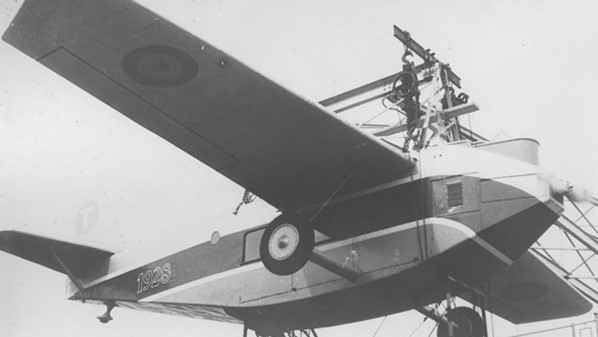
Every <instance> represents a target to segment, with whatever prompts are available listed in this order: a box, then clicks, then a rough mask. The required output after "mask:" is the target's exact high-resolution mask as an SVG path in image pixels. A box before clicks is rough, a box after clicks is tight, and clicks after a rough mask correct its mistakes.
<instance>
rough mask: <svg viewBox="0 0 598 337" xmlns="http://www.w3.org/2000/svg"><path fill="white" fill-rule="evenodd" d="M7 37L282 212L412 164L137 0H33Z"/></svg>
mask: <svg viewBox="0 0 598 337" xmlns="http://www.w3.org/2000/svg"><path fill="white" fill-rule="evenodd" d="M4 39H5V40H6V41H7V42H8V43H10V44H12V45H13V46H15V47H16V48H18V49H20V50H22V51H23V52H25V53H26V54H28V55H29V56H31V57H33V58H35V59H37V60H38V61H39V62H41V63H43V64H44V65H46V66H47V67H49V68H51V69H52V70H54V71H55V72H57V73H58V74H60V75H62V76H64V77H65V78H67V79H69V80H70V81H72V82H73V83H75V84H76V85H78V86H80V87H81V88H83V89H85V90H86V91H88V92H89V93H91V94H92V95H94V96H96V97H97V98H99V99H100V100H102V101H104V102H105V103H107V104H108V105H110V106H111V107H113V108H115V109H116V110H118V111H120V112H121V113H123V114H124V115H126V116H127V117H129V118H131V119H132V120H134V121H135V122H137V123H139V124H141V125H142V126H144V127H145V128H147V129H149V130H151V131H152V132H154V133H156V134H158V135H159V136H161V137H163V138H164V139H166V140H168V141H169V142H171V143H172V144H174V145H176V146H177V147H179V148H181V149H182V150H184V151H186V152H187V153H189V154H190V155H192V156H194V157H195V158H197V159H199V160H200V161H202V162H203V163H205V164H207V165H209V166H210V167H212V168H213V169H215V170H217V171H218V172H220V173H222V174H223V175H225V176H226V177H228V178H230V179H231V180H233V181H235V182H236V183H238V184H239V185H241V186H243V187H245V188H247V189H249V190H251V191H252V192H254V193H255V194H257V195H258V196H260V197H261V198H262V199H264V200H266V201H267V202H269V203H270V204H272V205H274V206H276V207H278V208H280V209H283V210H297V209H300V208H302V207H303V206H311V205H313V204H318V203H321V202H324V201H325V200H326V199H328V198H329V197H330V196H331V195H332V194H333V193H335V191H336V193H337V194H336V195H342V194H346V193H350V192H355V191H358V190H361V189H364V188H367V187H371V186H374V185H378V184H383V183H386V182H388V181H391V180H394V179H397V178H399V177H404V176H405V175H406V174H407V173H408V172H409V171H410V168H411V167H412V166H413V165H412V163H411V162H410V161H409V160H408V159H406V158H404V157H402V155H401V153H400V152H399V151H396V150H394V149H392V148H391V147H389V146H388V145H386V144H383V143H382V142H379V141H378V140H376V139H375V138H373V137H370V136H367V135H365V134H363V133H362V132H360V131H359V130H358V129H356V128H355V127H353V126H350V125H348V124H345V123H343V122H341V121H340V120H339V119H337V118H336V117H335V116H333V115H332V114H330V113H328V112H326V111H325V110H323V108H322V107H320V106H317V105H315V104H312V103H310V102H308V101H306V100H303V99H301V98H300V97H298V96H296V95H295V94H293V93H291V92H290V91H288V90H286V89H285V88H283V87H281V86H280V85H277V84H276V83H274V82H272V81H271V80H269V79H267V78H265V77H264V76H262V75H260V74H258V73H256V72H255V71H253V70H251V69H249V68H248V67H246V66H245V65H243V64H242V63H240V62H238V61H237V60H235V59H233V58H232V57H230V56H228V55H226V54H225V53H223V52H221V51H219V50H218V49H216V48H214V47H212V46H210V45H209V44H207V43H206V42H204V41H202V40H201V39H199V38H198V37H196V36H194V35H192V34H191V33H189V32H187V31H185V30H183V29H181V28H179V27H177V26H175V25H174V24H172V23H170V22H168V21H166V20H164V19H163V18H161V17H159V16H158V15H156V14H155V13H153V12H151V11H149V10H147V9H145V8H144V7H142V6H140V5H138V4H136V3H134V2H132V1H130V0H111V1H96V0H59V1H41V0H40V1H33V0H28V1H26V2H25V4H24V5H23V7H22V8H21V10H20V11H19V13H18V15H17V17H16V18H15V19H14V21H13V23H12V25H11V26H10V28H9V29H8V30H7V32H6V33H5V35H4ZM340 186H342V188H341V189H339V187H340ZM337 189H339V190H338V191H337Z"/></svg>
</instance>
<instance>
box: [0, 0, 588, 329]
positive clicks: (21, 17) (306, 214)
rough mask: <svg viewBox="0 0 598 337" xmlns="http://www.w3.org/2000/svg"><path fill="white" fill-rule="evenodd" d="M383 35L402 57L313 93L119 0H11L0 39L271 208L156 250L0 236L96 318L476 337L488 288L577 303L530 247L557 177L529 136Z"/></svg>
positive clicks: (554, 305)
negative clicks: (478, 128)
mask: <svg viewBox="0 0 598 337" xmlns="http://www.w3.org/2000/svg"><path fill="white" fill-rule="evenodd" d="M394 35H395V37H397V38H398V39H399V40H400V41H401V42H402V43H403V44H404V47H405V53H404V55H403V63H404V66H403V69H402V70H401V71H400V72H398V73H395V74H391V75H389V76H387V77H385V78H382V79H380V80H378V81H375V82H372V83H369V84H366V85H364V86H362V87H359V88H356V89H354V90H350V91H348V92H345V93H342V94H339V95H337V96H335V97H332V98H329V99H327V100H324V101H321V102H319V103H316V102H310V101H309V100H306V99H304V98H302V97H300V96H298V95H297V94H295V93H293V92H292V91H290V90H288V89H286V88H284V87H283V86H281V85H279V84H277V83H275V82H274V81H272V80H270V79H268V78H266V77H265V76H263V75H261V74H260V73H258V72H256V71H254V70H252V69H250V68H249V67H247V66H246V65H244V64H243V63H242V62H240V61H238V60H236V59H235V58H233V57H232V56H230V55H228V54H226V53H225V52H223V51H221V50H219V49H217V48H216V47H214V46H212V45H211V44H209V43H208V42H206V41H204V40H202V38H201V37H198V36H195V35H193V34H191V33H190V32H188V31H186V30H184V29H182V28H180V27H178V26H176V25H175V24H174V23H171V22H169V21H168V20H166V19H164V18H162V17H160V16H159V15H158V14H156V13H154V12H152V11H150V10H148V9H146V8H144V7H143V6H141V5H139V4H137V3H135V2H134V1H130V0H115V1H109V2H108V1H105V2H104V1H92V0H57V1H52V2H47V1H35V0H27V1H26V2H25V3H24V4H23V6H22V7H21V9H20V11H19V13H18V14H17V16H16V17H15V19H14V20H13V22H12V24H11V25H10V27H9V28H8V30H7V31H6V33H5V34H4V36H3V39H4V40H5V41H6V42H8V43H9V44H11V45H13V46H14V47H15V48H17V49H19V50H21V51H22V52H24V53H25V54H27V55H28V56H30V57H32V58H33V59H35V60H37V61H38V62H40V63H41V64H43V65H45V66H46V67H48V68H50V69H52V70H53V71H55V72H56V73H57V74H59V75H61V76H63V77H64V78H66V79H67V80H69V81H71V82H73V83H74V84H76V85H77V86H79V87H81V88H82V89H83V90H85V91H87V92H88V93H89V94H91V95H93V96H95V97H96V98H98V99H100V100H101V101H103V102H105V103H106V104H107V105H109V106H110V107H112V108H114V109H116V110H118V111H119V112H121V113H122V114H124V115H125V116H127V117H128V118H130V119H131V120H132V121H133V122H135V123H138V124H140V125H142V126H143V127H145V128H146V129H148V130H149V131H151V132H153V133H155V134H156V135H158V136H160V137H162V138H164V139H165V140H167V141H168V142H170V143H172V144H174V145H175V146H177V147H178V148H179V149H181V150H182V151H184V152H186V153H187V154H189V155H191V156H193V157H194V158H196V159H197V160H199V161H200V162H202V163H204V164H205V165H207V166H209V167H211V168H212V169H213V170H215V171H217V172H219V173H220V174H222V175H223V176H225V177H227V178H229V179H230V180H231V181H233V182H235V183H237V184H238V185H240V186H242V187H243V188H245V189H246V190H247V192H246V195H247V196H248V197H247V198H244V201H245V202H249V201H250V200H251V198H250V197H249V196H251V195H252V194H253V195H255V196H257V197H259V198H261V199H263V200H264V201H266V202H267V203H269V204H270V205H272V206H274V207H276V208H277V209H279V210H280V213H281V214H280V216H278V217H276V218H275V219H273V220H272V221H271V222H270V223H268V224H254V226H253V227H251V228H249V229H246V230H244V231H241V232H236V233H231V234H227V235H222V236H221V235H219V234H218V233H217V232H215V233H214V235H212V236H211V237H209V238H205V240H201V241H198V242H197V243H196V244H195V245H193V246H191V247H183V248H181V249H180V250H179V251H177V252H174V253H172V252H170V253H167V254H162V255H160V256H157V255H159V254H149V255H143V256H131V254H126V253H125V252H115V251H110V250H107V249H105V248H101V247H98V246H95V245H90V244H85V243H81V242H75V241H70V240H65V239H61V238H57V237H50V236H46V235H40V234H38V233H28V232H23V231H16V230H13V231H2V232H0V249H2V250H3V251H6V252H8V253H10V254H14V255H16V256H19V257H22V258H24V259H27V260H30V261H32V262H35V263H37V264H40V265H42V266H45V267H48V268H50V269H53V270H55V271H57V272H60V273H63V274H65V275H66V276H67V278H68V285H69V294H68V296H69V299H71V300H75V301H84V302H86V303H96V304H100V305H105V306H106V307H107V311H106V312H105V313H104V314H103V315H101V316H100V317H99V319H100V321H101V322H104V323H105V322H108V321H110V320H111V319H112V317H111V310H112V309H113V308H114V307H122V308H131V309H137V310H145V311H151V312H160V313H167V314H174V315H182V316H188V317H193V318H203V319H210V320H218V321H225V322H231V323H239V324H244V326H245V329H244V334H247V331H248V330H253V331H255V333H256V335H258V336H283V335H285V334H286V335H288V336H291V335H293V333H294V331H302V332H305V331H309V332H310V333H314V334H315V331H314V329H316V328H320V327H326V326H333V325H339V324H345V323H350V322H355V321H360V320H365V319H369V318H374V317H379V316H384V315H389V314H393V313H398V312H403V311H407V310H417V311H419V312H421V313H422V314H424V315H426V316H428V317H430V318H432V319H434V320H436V321H438V322H439V328H438V335H439V336H470V337H480V336H486V334H487V333H486V326H485V304H484V303H486V302H487V301H491V302H492V304H493V305H492V312H493V313H494V314H496V315H498V316H500V317H503V318H505V319H506V320H508V321H510V322H513V323H516V324H519V323H527V322H536V321H542V320H549V319H555V318H563V317H570V316H575V315H580V314H583V313H585V312H587V311H589V310H590V309H591V308H592V306H591V304H590V303H589V302H588V301H587V300H586V299H585V298H584V296H583V295H582V294H580V293H579V292H578V291H577V290H576V289H574V288H573V287H572V286H570V285H569V284H568V283H567V282H566V281H565V280H564V279H563V278H561V277H560V276H558V275H557V274H555V273H554V272H552V271H551V270H550V268H548V267H547V266H546V265H545V264H544V262H543V261H542V260H541V259H539V258H538V257H537V256H536V255H534V254H533V253H532V252H530V251H529V248H530V247H531V245H532V244H533V243H534V242H536V241H537V239H538V238H539V237H540V236H541V235H542V234H543V233H544V232H545V231H546V230H547V229H548V228H549V227H550V226H551V225H552V224H553V223H554V222H555V221H556V220H557V219H558V218H559V216H560V214H561V212H562V211H563V198H564V197H566V196H568V195H571V194H572V193H573V188H572V187H571V186H570V185H568V184H567V183H566V182H563V181H560V180H559V179H557V178H554V177H551V176H549V175H548V174H547V173H546V171H545V170H543V169H542V168H540V167H539V166H538V155H539V153H538V152H539V151H538V143H537V142H536V141H534V140H532V139H513V140H508V141H501V142H489V141H487V140H485V139H484V138H483V137H481V136H479V135H477V134H475V133H474V132H473V131H472V130H468V129H467V128H465V127H463V126H462V125H460V123H459V116H461V115H464V114H467V113H471V112H474V111H476V110H477V109H478V107H477V105H476V104H475V103H472V102H469V96H468V95H467V94H466V93H464V92H463V91H462V89H461V79H460V78H459V76H457V75H456V74H455V73H454V72H453V70H452V69H451V68H450V67H449V66H448V65H447V64H444V63H442V62H440V61H439V60H438V59H437V58H436V56H435V55H434V54H433V53H432V52H431V51H430V50H428V49H425V48H424V47H422V46H421V45H420V44H419V43H417V42H416V41H415V40H413V39H412V37H411V36H410V34H409V33H407V32H406V31H403V30H401V29H400V28H398V27H394ZM416 57H418V58H419V59H421V61H422V63H420V64H417V65H416V64H415V62H414V59H415V58H416ZM372 102H376V103H378V104H379V103H380V102H382V104H384V105H385V108H384V110H383V111H382V113H380V114H377V115H376V116H374V117H373V118H372V119H370V120H368V121H367V122H365V123H360V124H359V125H355V124H352V123H349V122H347V121H345V120H343V119H341V118H340V115H341V114H342V113H343V112H345V111H348V110H352V109H355V108H360V107H363V106H366V105H367V104H369V103H372ZM383 113H384V114H386V115H388V114H390V115H392V116H391V118H395V119H396V121H395V122H393V123H390V124H384V125H382V124H377V123H375V122H374V119H375V118H378V117H380V118H388V117H384V116H382V115H383ZM401 137H402V138H401ZM397 139H402V140H403V144H398V143H397ZM154 253H159V252H154ZM490 290H491V291H490ZM454 297H460V298H462V299H465V300H467V301H468V302H470V303H472V306H473V307H472V308H470V307H451V305H450V303H451V299H452V298H454ZM445 300H446V301H447V303H448V310H447V311H446V312H445V313H441V312H439V310H438V308H437V307H436V306H435V304H437V303H440V302H443V301H445Z"/></svg>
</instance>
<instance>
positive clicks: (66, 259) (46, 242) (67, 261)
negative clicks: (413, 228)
mask: <svg viewBox="0 0 598 337" xmlns="http://www.w3.org/2000/svg"><path fill="white" fill-rule="evenodd" d="M0 250H3V251H5V252H7V253H10V254H13V255H16V256H18V257H20V258H23V259H25V260H28V261H32V262H35V263H37V264H40V265H42V266H45V267H47V268H50V269H53V270H55V271H57V272H60V273H63V274H67V273H68V272H73V273H75V274H76V275H77V276H80V275H83V274H88V272H89V271H90V270H92V269H95V268H97V267H98V265H99V264H100V262H101V261H106V260H107V258H108V257H110V256H112V255H113V254H114V252H112V251H110V250H108V249H106V248H102V247H97V246H93V245H90V244H87V243H80V242H76V241H72V240H69V241H67V240H62V239H57V238H53V237H50V236H45V235H43V236H42V235H35V234H30V233H26V232H21V231H14V230H8V231H0ZM65 266H67V267H68V271H67V270H66V269H65Z"/></svg>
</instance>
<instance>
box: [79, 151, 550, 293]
mask: <svg viewBox="0 0 598 337" xmlns="http://www.w3.org/2000/svg"><path fill="white" fill-rule="evenodd" d="M418 155H419V156H420V158H419V160H418V164H419V165H420V170H418V171H419V172H418V173H417V174H414V175H413V176H409V177H405V178H402V179H398V180H395V181H391V182H388V183H386V184H382V185H379V186H374V187H371V188H367V189H364V190H362V191H358V192H355V193H351V194H349V195H344V196H341V197H338V198H334V199H332V200H331V201H330V202H329V203H328V206H330V205H332V204H335V203H338V202H342V201H346V200H349V199H353V198H357V197H359V196H362V195H367V194H369V193H374V192H377V191H382V190H386V189H389V188H392V187H395V186H398V185H401V184H405V183H409V182H411V181H415V180H420V179H425V178H429V177H433V176H438V175H443V176H446V175H467V176H471V177H477V178H480V179H497V178H498V180H499V181H501V182H503V183H506V184H509V185H511V186H513V187H516V188H519V189H522V190H524V191H525V190H526V186H520V185H519V182H518V181H517V180H514V179H501V178H503V177H513V176H517V175H526V174H537V173H538V171H539V169H538V167H537V166H534V165H532V164H528V163H525V162H522V161H519V160H515V159H511V158H508V157H505V156H501V155H497V154H494V153H491V152H488V151H485V150H480V149H476V148H471V147H467V146H461V145H442V146H435V147H430V148H428V149H426V150H425V151H421V152H419V153H418ZM471 158H476V160H475V161H472V160H466V159H471ZM526 192H530V195H535V194H537V193H533V191H526ZM535 196H536V197H539V198H541V197H543V196H540V195H535ZM548 198H549V197H548ZM548 198H541V201H545V200H542V199H548ZM319 207H321V205H312V206H309V207H306V208H304V209H303V210H307V209H310V208H314V209H315V208H319ZM370 234H371V233H370ZM370 234H366V235H370ZM195 245H196V243H192V244H188V245H185V246H184V247H180V248H179V249H176V250H175V249H173V248H174V247H167V248H163V247H160V246H159V245H155V246H153V247H152V248H151V249H150V248H149V247H148V248H147V249H142V250H139V251H138V252H137V254H135V255H138V256H139V258H135V259H133V260H134V261H135V262H132V261H131V259H130V256H129V257H128V258H124V257H125V256H126V255H127V254H129V252H123V253H117V254H116V255H114V256H113V257H112V258H111V263H110V264H111V268H110V269H112V270H114V271H113V272H110V273H108V274H107V275H105V276H103V277H100V278H98V279H96V280H93V281H91V282H89V283H86V284H84V285H83V287H84V288H88V287H91V286H94V285H96V284H99V283H102V282H104V281H106V280H109V279H112V278H114V277H117V276H120V275H122V274H125V273H127V272H129V271H131V270H134V269H137V268H139V267H141V266H143V265H146V264H148V263H152V262H153V261H155V260H156V259H159V258H160V257H163V256H166V255H169V254H173V253H176V252H178V251H182V250H183V249H187V248H191V247H193V246H195ZM147 252H151V256H150V255H148V254H147ZM120 262H122V263H120ZM113 264H114V265H116V264H120V265H122V267H120V268H119V267H118V266H114V265H113Z"/></svg>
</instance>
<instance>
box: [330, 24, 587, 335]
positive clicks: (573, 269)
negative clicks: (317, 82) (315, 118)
mask: <svg viewBox="0 0 598 337" xmlns="http://www.w3.org/2000/svg"><path fill="white" fill-rule="evenodd" d="M394 36H395V37H396V38H397V39H399V40H400V41H401V42H402V43H403V44H404V47H405V54H404V55H403V61H404V62H405V63H407V60H406V56H407V55H412V54H410V53H409V52H411V51H412V52H414V53H415V54H416V55H417V56H419V57H420V58H421V59H422V60H423V63H421V64H419V65H417V66H413V68H412V69H413V72H414V73H415V74H416V76H417V78H418V88H417V89H419V90H421V91H422V94H424V90H428V91H426V92H425V95H426V96H427V97H428V98H427V99H425V100H423V101H422V102H421V104H420V102H418V104H419V107H418V108H419V109H420V110H421V112H422V115H421V116H419V117H418V119H417V120H416V121H412V122H411V123H412V124H411V125H415V128H417V129H418V130H419V133H418V135H417V137H419V138H420V142H421V143H423V145H422V147H425V146H427V145H428V144H429V143H430V141H431V140H432V139H433V138H434V137H437V136H438V137H437V138H439V139H441V141H444V142H452V141H459V140H466V141H469V142H471V143H481V142H488V139H486V138H484V137H483V136H481V135H479V134H477V133H475V132H474V131H473V130H471V129H468V128H466V127H464V126H463V125H461V124H460V123H459V116H462V115H465V114H469V113H471V112H474V111H477V110H478V106H477V105H476V104H475V103H468V102H467V99H465V100H464V101H463V100H461V101H459V100H458V99H456V95H455V91H454V87H453V85H454V86H455V87H457V88H459V89H460V88H461V82H460V81H461V79H460V78H459V77H458V76H457V75H456V74H455V73H454V72H453V71H452V70H451V69H450V67H448V65H446V64H443V63H442V62H440V61H439V60H438V59H437V58H436V57H435V55H434V53H432V52H431V51H430V50H429V49H425V48H423V47H422V46H421V45H420V44H419V43H417V42H416V41H414V40H413V39H412V38H411V35H410V34H409V33H408V32H406V31H403V30H401V29H399V28H398V27H396V26H395V27H394ZM404 68H405V67H404ZM404 72H405V70H404V71H403V72H399V73H395V74H392V75H390V76H386V77H384V78H381V79H379V80H376V81H373V82H371V83H368V84H366V85H363V86H361V87H358V88H355V89H352V90H349V91H347V92H344V93H341V94H339V95H336V96H334V97H331V98H328V99H326V100H323V101H321V102H320V104H321V105H323V106H324V107H326V108H328V109H329V110H331V111H333V112H335V113H343V114H345V113H351V112H354V111H357V116H359V117H360V118H362V119H363V116H366V118H365V120H363V121H360V122H358V123H357V125H358V126H359V127H361V128H362V129H364V130H369V131H370V132H371V133H372V134H373V135H375V136H378V137H381V139H382V140H383V141H385V142H387V143H390V144H392V145H395V146H397V147H398V145H397V144H395V143H394V141H393V139H392V137H394V136H396V135H400V134H408V133H409V131H408V129H409V128H410V123H409V122H407V121H405V118H404V117H405V116H407V113H406V112H405V109H404V107H403V106H402V104H401V103H402V102H403V98H402V97H401V96H400V95H398V97H397V95H394V99H393V94H394V93H395V90H396V88H395V86H396V83H397V81H398V80H399V76H400V75H401V74H402V73H404ZM467 98H468V97H467ZM418 99H419V97H418ZM443 100H444V101H443ZM385 101H386V103H387V104H385ZM380 102H382V104H383V107H382V108H381V107H380V106H379V105H378V108H377V109H376V108H374V109H372V108H371V105H372V104H379V103H380ZM364 108H365V109H364ZM372 111H373V112H374V113H372ZM389 114H390V115H391V116H390V118H389V116H388V115H389ZM393 118H394V121H393ZM397 119H398V121H397ZM428 130H431V131H432V136H430V137H427V136H426V131H428ZM382 137H384V138H382ZM408 137H409V135H407V136H405V138H406V139H407V138H408ZM395 141H396V140H395ZM407 142H408V141H406V143H407ZM422 147H420V148H422ZM414 149H417V148H414ZM403 150H405V147H404V148H403ZM565 206H566V207H565V213H564V214H563V215H562V216H561V218H559V220H558V221H557V222H556V223H555V226H552V228H550V229H549V230H548V231H547V232H546V233H545V234H544V235H543V236H542V237H541V238H540V239H539V240H538V242H537V243H536V244H535V245H534V246H533V247H532V248H531V252H532V253H533V254H534V255H536V256H537V257H539V258H540V260H542V261H543V262H545V264H546V265H547V266H548V267H550V268H551V269H552V270H553V271H554V272H555V273H556V274H557V275H560V276H561V277H563V278H564V279H566V280H567V281H568V282H570V284H571V285H572V286H573V287H575V288H576V289H577V290H579V291H580V292H581V293H582V294H583V295H585V296H586V297H587V298H588V299H589V300H591V301H592V302H594V303H595V304H598V258H595V257H596V255H597V254H598V227H597V226H595V225H594V223H593V222H596V223H598V207H597V206H598V198H596V197H591V198H590V199H589V203H584V204H583V205H578V204H577V203H576V202H575V201H572V200H565ZM448 303H450V302H448ZM448 308H450V304H449V305H448ZM449 310H450V309H449ZM418 311H420V312H422V313H423V314H425V315H426V316H427V317H430V318H432V319H433V320H435V321H436V322H438V323H440V322H445V321H446V318H444V317H443V315H441V314H439V313H438V308H433V307H425V308H421V309H419V310H418ZM484 316H485V315H484ZM484 318H485V317H484ZM563 329H569V331H570V332H571V333H572V334H571V336H574V337H575V336H580V337H583V336H587V337H593V336H597V337H598V313H597V314H596V320H593V321H589V322H583V323H578V324H573V325H568V326H560V327H556V328H552V329H546V330H542V331H536V332H531V333H526V334H521V335H516V336H511V337H522V336H534V335H535V336H539V335H543V334H545V333H547V332H549V331H557V330H563Z"/></svg>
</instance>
